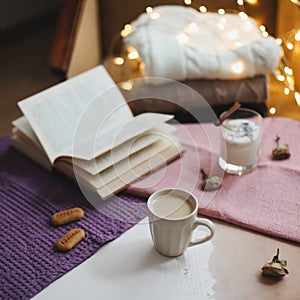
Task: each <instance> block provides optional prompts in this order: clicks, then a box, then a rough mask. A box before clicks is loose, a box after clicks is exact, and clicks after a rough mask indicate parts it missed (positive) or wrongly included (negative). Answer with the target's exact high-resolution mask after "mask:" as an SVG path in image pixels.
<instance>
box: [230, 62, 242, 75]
mask: <svg viewBox="0 0 300 300" xmlns="http://www.w3.org/2000/svg"><path fill="white" fill-rule="evenodd" d="M244 68H245V67H244V62H243V61H241V60H240V61H237V62H235V63H233V64H232V65H231V70H232V71H233V72H234V73H236V74H241V73H242V72H243V71H244Z"/></svg>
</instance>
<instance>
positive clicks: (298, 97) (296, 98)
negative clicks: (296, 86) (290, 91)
mask: <svg viewBox="0 0 300 300" xmlns="http://www.w3.org/2000/svg"><path fill="white" fill-rule="evenodd" d="M294 97H295V100H296V102H297V104H298V106H300V94H299V93H298V92H295V94H294Z"/></svg>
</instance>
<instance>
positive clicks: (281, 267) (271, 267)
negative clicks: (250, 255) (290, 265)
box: [262, 249, 289, 278]
mask: <svg viewBox="0 0 300 300" xmlns="http://www.w3.org/2000/svg"><path fill="white" fill-rule="evenodd" d="M278 256H279V249H277V254H276V255H275V256H274V257H273V259H272V261H271V262H268V263H266V264H265V265H264V266H263V267H262V272H263V274H264V275H267V276H272V277H277V278H280V277H283V276H285V275H286V274H288V273H289V271H288V270H287V268H286V265H287V261H286V260H279V257H278Z"/></svg>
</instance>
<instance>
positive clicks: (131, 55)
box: [127, 47, 139, 59]
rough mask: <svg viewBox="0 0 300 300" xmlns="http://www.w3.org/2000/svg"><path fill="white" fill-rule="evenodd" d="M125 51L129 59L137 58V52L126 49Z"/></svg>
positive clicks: (133, 49) (130, 48) (132, 49)
mask: <svg viewBox="0 0 300 300" xmlns="http://www.w3.org/2000/svg"><path fill="white" fill-rule="evenodd" d="M127 51H128V55H127V56H128V58H129V59H137V58H139V53H138V52H137V50H136V49H135V48H133V47H128V49H127Z"/></svg>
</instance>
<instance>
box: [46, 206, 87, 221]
mask: <svg viewBox="0 0 300 300" xmlns="http://www.w3.org/2000/svg"><path fill="white" fill-rule="evenodd" d="M83 215H84V211H83V210H82V209H81V208H79V207H74V208H71V209H68V210H63V211H59V212H57V213H55V214H54V215H53V216H52V218H51V221H52V224H53V225H63V224H67V223H71V222H74V221H78V220H80V219H81V218H82V217H83Z"/></svg>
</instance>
